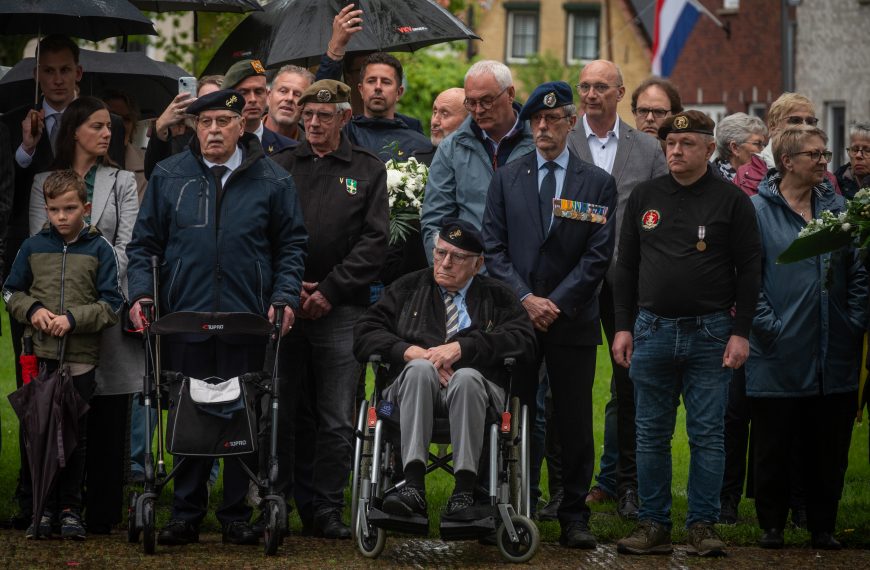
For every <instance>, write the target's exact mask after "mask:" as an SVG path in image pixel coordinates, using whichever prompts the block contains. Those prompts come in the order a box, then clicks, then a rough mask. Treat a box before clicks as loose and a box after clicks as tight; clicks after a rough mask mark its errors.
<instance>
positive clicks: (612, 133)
mask: <svg viewBox="0 0 870 570" xmlns="http://www.w3.org/2000/svg"><path fill="white" fill-rule="evenodd" d="M583 130H584V131H586V138H587V139H589V137H596V138H597V137H598V135H596V134H595V133H594V132H593V131H592V127H590V126H589V121H587V120H586V114H585V113H584V114H583ZM611 136H613V137H614V138H616V139H619V116H617V117H616V122H614V123H613V128H612V129H610V130H609V131H607V138H610V137H611Z"/></svg>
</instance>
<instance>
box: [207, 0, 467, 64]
mask: <svg viewBox="0 0 870 570" xmlns="http://www.w3.org/2000/svg"><path fill="white" fill-rule="evenodd" d="M354 3H355V4H356V5H357V7H358V8H360V9H361V10H362V11H363V16H362V17H363V30H362V31H360V32H358V33H357V34H354V36H353V37H352V38H351V40H350V43H349V44H348V46H347V53H348V54H351V55H353V54H360V53H370V52H374V51H414V50H417V49H420V48H423V47H426V46H430V45H434V44H438V43H444V42H449V41H453V40H465V39H477V40H479V39H480V38H479V37H478V36H477V35H475V33H474V32H473V31H472V30H471V29H470V28H469V27H468V26H466V25H465V24H464V23H462V21H461V20H459V19H458V18H457V17H456V16H454V15H453V14H451V13H450V12H448V11H447V10H445V9H444V8H442V7H441V6H439V5H438V4H436V3H435V2H433V1H432V0H355V2H354ZM347 4H348V1H347V0H275V1H274V2H272V3H271V4H268V5H266V8H265V11H264V12H262V13H258V14H251V15H250V16H248V17H247V18H245V20H244V21H242V23H241V24H239V25H238V26H237V27H236V29H235V30H233V31H232V33H230V35H229V36H227V39H226V40H225V41H224V43H223V44H222V45H221V47H219V48H218V50H217V52H216V53H215V56H214V58H212V61H211V62H210V63H209V65H208V67H207V68H206V73H223V72H224V71H226V69H227V68H228V67H229V66H230V65H232V64H233V63H234V62H235V61H238V60H239V59H244V58H247V57H253V58H259V59H262V60H264V61H265V62H266V66H267V67H279V66H281V65H284V64H288V63H293V64H296V65H302V66H305V67H310V66H312V65H317V64H318V63H319V62H320V56H321V55H323V53H324V52H326V45H327V43H329V38H330V36H331V35H332V19H333V18H334V17H335V15H336V14H337V13H338V12H339V11H340V10H341V9H342V8H344V6H346V5H347Z"/></svg>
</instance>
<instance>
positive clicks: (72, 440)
mask: <svg viewBox="0 0 870 570" xmlns="http://www.w3.org/2000/svg"><path fill="white" fill-rule="evenodd" d="M9 403H10V404H12V409H13V410H15V413H16V415H17V416H18V419H19V420H20V422H21V432H22V437H23V439H24V447H25V449H26V450H27V462H28V465H29V466H30V473H31V478H32V479H33V523H34V524H33V527H34V529H36V531H37V533H38V532H39V519H40V517H41V516H42V512H43V511H44V510H45V500H46V497H47V496H48V494H49V492H50V491H51V488H52V485H53V484H54V480H55V478H56V477H57V472H58V470H59V469H60V468H62V467H64V466H66V460H67V459H68V458H69V456H70V454H71V453H72V451H73V450H74V449H75V447H76V445H77V444H78V425H79V421H78V420H79V418H80V417H81V416H82V415H84V414H85V413H86V412H87V411H88V404H87V402H85V401H84V400H83V399H82V397H81V396H79V393H78V392H77V391H76V389H75V386H73V383H72V380H71V379H70V376H69V372H68V369H66V368H62V369H61V368H59V369H57V370H55V371H54V372H50V373H49V372H46V369H45V367H44V366H43V367H42V369H41V370H40V372H39V376H37V377H36V378H34V379H33V380H31V381H30V383H28V384H25V385H24V386H22V387H21V388H19V389H18V390H16V391H15V392H13V393H11V394H10V395H9Z"/></svg>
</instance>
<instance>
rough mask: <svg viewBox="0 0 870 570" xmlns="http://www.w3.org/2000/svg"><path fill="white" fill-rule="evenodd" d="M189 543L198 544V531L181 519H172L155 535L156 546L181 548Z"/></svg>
mask: <svg viewBox="0 0 870 570" xmlns="http://www.w3.org/2000/svg"><path fill="white" fill-rule="evenodd" d="M191 542H199V529H198V528H196V527H195V526H193V525H192V524H191V523H189V522H187V521H185V520H181V519H172V520H171V521H169V523H168V524H167V525H166V526H165V527H163V530H161V531H160V534H158V535H157V544H163V545H166V546H181V545H183V544H190V543H191Z"/></svg>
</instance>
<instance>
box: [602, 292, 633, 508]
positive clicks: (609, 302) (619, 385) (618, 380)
mask: <svg viewBox="0 0 870 570" xmlns="http://www.w3.org/2000/svg"><path fill="white" fill-rule="evenodd" d="M598 304H599V307H600V311H601V326H602V327H603V328H604V336H606V337H607V346H608V349H609V348H610V347H611V346H613V337H614V336H615V335H616V313H615V310H614V298H613V288H612V286H611V284H610V283H609V282H608V281H607V280H604V281H603V282H602V283H601V294H600V295H599V297H598ZM608 352H610V364H611V366H612V368H613V376H612V377H611V382H613V383H614V385H615V388H616V441H617V447H618V450H619V459H617V461H616V493H617V496H619V497H622V495H624V494H625V492H626V491H627V490H629V489H631V490H634V491H636V490H637V435H636V433H637V430H636V427H635V424H634V384H633V383H632V382H631V378H630V377H629V375H628V368H623V367H622V366H620V365H618V364H617V363H616V362H615V361H614V360H613V353H612V352H611V351H610V350H608Z"/></svg>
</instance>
